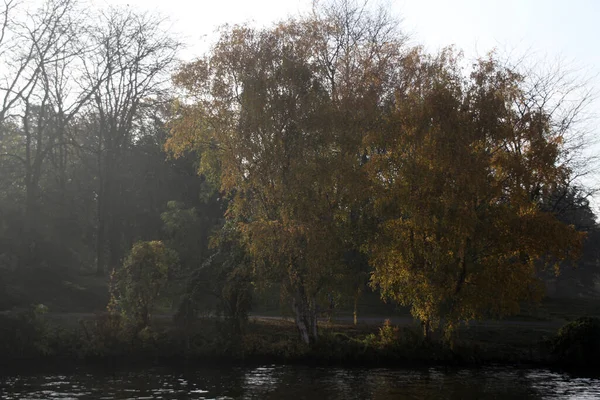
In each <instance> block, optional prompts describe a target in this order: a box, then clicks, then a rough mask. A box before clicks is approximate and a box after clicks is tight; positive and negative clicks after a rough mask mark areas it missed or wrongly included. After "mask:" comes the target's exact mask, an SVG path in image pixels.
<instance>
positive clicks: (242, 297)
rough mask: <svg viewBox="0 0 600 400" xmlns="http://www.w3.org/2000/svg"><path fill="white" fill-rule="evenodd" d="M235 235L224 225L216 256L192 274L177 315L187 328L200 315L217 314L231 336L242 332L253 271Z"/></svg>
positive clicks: (250, 298) (250, 296) (218, 240)
mask: <svg viewBox="0 0 600 400" xmlns="http://www.w3.org/2000/svg"><path fill="white" fill-rule="evenodd" d="M229 228H230V227H229ZM233 234H235V233H234V231H232V230H231V229H228V226H225V227H224V228H223V229H222V230H221V231H220V232H219V235H218V236H216V237H215V238H214V246H215V248H214V253H213V255H211V256H210V257H208V258H207V259H206V261H204V263H202V265H201V266H200V267H199V268H196V269H195V270H193V271H192V273H191V275H190V277H189V279H188V285H187V288H186V292H185V295H184V297H183V300H182V302H181V304H180V307H179V310H178V312H177V315H176V319H177V320H178V321H179V322H180V323H181V324H183V325H188V324H189V323H190V321H191V320H193V319H194V318H197V317H198V316H199V315H201V314H211V313H216V314H217V315H219V316H222V317H223V318H224V325H225V327H224V328H223V329H225V331H227V334H228V335H229V334H231V335H239V334H240V333H242V330H243V327H244V324H245V322H246V320H247V318H248V312H249V311H250V309H251V307H252V298H253V297H252V292H253V285H252V270H251V265H250V262H249V259H248V255H247V253H246V251H245V250H244V249H243V248H242V247H241V246H240V244H239V242H238V241H236V240H235V239H234V238H233V237H232V236H231V235H233ZM211 305H212V306H211Z"/></svg>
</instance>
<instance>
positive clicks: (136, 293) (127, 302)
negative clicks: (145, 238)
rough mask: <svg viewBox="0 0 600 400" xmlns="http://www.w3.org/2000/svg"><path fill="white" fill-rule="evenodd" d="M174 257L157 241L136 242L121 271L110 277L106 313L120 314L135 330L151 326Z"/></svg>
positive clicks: (173, 265) (173, 254)
mask: <svg viewBox="0 0 600 400" xmlns="http://www.w3.org/2000/svg"><path fill="white" fill-rule="evenodd" d="M176 264H177V254H176V253H175V252H174V251H173V250H170V249H168V248H167V247H166V246H165V245H164V244H163V243H162V242H160V241H152V242H137V243H136V244H134V245H133V247H132V249H131V251H130V252H129V255H128V256H127V258H126V259H125V262H124V263H123V267H122V268H121V269H120V270H119V271H118V272H116V273H113V275H112V276H111V279H113V280H114V282H111V284H112V286H111V291H112V293H111V300H110V304H109V311H111V312H119V313H121V314H122V315H124V316H125V317H127V319H129V320H131V321H132V322H134V325H135V326H136V327H137V329H138V330H142V329H144V328H145V327H147V326H149V324H150V316H151V314H152V312H153V310H154V307H155V305H156V302H157V300H158V298H159V296H160V294H161V292H162V290H163V289H164V288H165V287H166V285H167V282H168V278H169V272H170V271H171V270H172V269H173V268H174V267H175V265H176Z"/></svg>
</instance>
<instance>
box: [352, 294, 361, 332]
mask: <svg viewBox="0 0 600 400" xmlns="http://www.w3.org/2000/svg"><path fill="white" fill-rule="evenodd" d="M359 296H360V292H359V291H358V290H357V291H356V293H354V312H353V314H352V315H353V317H354V321H353V322H354V326H356V325H358V297H359Z"/></svg>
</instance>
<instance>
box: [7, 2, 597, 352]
mask: <svg viewBox="0 0 600 400" xmlns="http://www.w3.org/2000/svg"><path fill="white" fill-rule="evenodd" d="M0 6H1V7H2V9H1V10H0V311H3V312H5V313H13V312H20V311H19V310H30V311H31V310H33V311H32V312H33V314H29V315H34V314H35V315H37V313H41V312H47V313H49V314H52V313H74V312H77V313H82V314H85V313H89V314H94V313H95V315H96V317H95V318H97V319H98V321H104V322H102V323H104V324H105V325H102V326H104V327H105V328H106V327H107V326H113V325H110V324H111V323H115V324H116V325H114V326H113V328H114V329H116V330H118V329H123V330H126V331H127V332H128V334H132V335H138V336H139V335H142V336H143V335H147V334H148V331H149V330H151V329H157V328H152V326H153V316H154V315H155V314H161V315H163V316H164V315H168V316H170V317H172V319H173V321H174V322H173V323H174V324H176V325H177V326H183V327H185V329H192V328H190V327H191V326H196V325H194V324H195V323H197V321H200V320H202V318H205V317H206V316H209V315H210V316H214V318H216V319H218V321H222V322H223V321H224V322H223V324H225V325H227V332H228V335H229V334H231V335H232V337H237V336H239V335H243V334H244V333H245V332H246V331H247V330H248V329H249V328H248V319H249V315H250V314H249V313H251V312H252V311H253V310H254V312H255V313H257V315H261V312H262V311H261V310H262V308H261V307H263V306H264V304H276V305H277V306H276V307H279V308H278V311H279V312H280V313H282V314H284V315H288V316H290V317H292V318H293V321H294V330H295V332H296V333H295V335H296V340H297V341H298V342H299V343H304V344H306V345H311V346H316V345H317V344H318V342H320V341H321V340H322V336H323V335H322V332H320V326H321V321H322V319H323V310H327V309H329V310H330V311H331V310H332V309H333V308H334V305H337V306H339V307H342V308H345V309H347V310H349V312H350V313H351V314H353V316H352V318H353V320H354V321H353V322H354V325H356V324H357V319H358V318H359V315H357V313H358V311H357V310H358V305H359V304H360V302H361V301H362V300H361V299H363V298H364V297H365V296H370V297H369V298H370V299H376V301H377V302H379V304H381V307H387V306H386V305H385V304H391V305H392V306H394V307H404V308H405V309H407V310H408V311H409V312H410V315H412V317H413V318H414V319H415V320H416V321H418V324H419V330H420V331H419V332H420V334H422V336H423V337H424V338H425V339H429V338H430V337H432V336H433V335H435V334H438V335H441V336H443V337H444V338H446V339H448V338H452V337H453V335H454V334H455V333H456V332H457V331H458V330H459V327H460V326H461V324H463V323H465V322H468V321H474V320H489V319H498V318H503V317H506V316H510V315H515V314H519V313H520V312H521V311H522V309H523V307H524V305H529V304H538V303H539V302H540V301H542V300H543V299H544V297H545V296H546V295H548V294H550V295H552V296H554V297H557V298H563V297H570V298H582V297H583V298H590V299H592V298H597V297H598V293H599V292H598V283H599V282H600V281H599V280H598V279H599V276H598V272H599V270H598V257H599V252H598V250H599V244H600V236H599V234H598V226H597V223H596V216H595V214H594V210H593V209H592V207H591V206H590V199H592V198H593V196H594V195H595V194H596V192H597V188H595V187H591V186H590V185H589V184H584V182H589V181H586V180H585V179H584V178H586V177H588V176H590V175H592V174H593V173H594V172H595V168H596V166H597V164H596V159H597V156H596V155H595V154H592V153H591V152H590V150H593V147H591V146H592V140H591V138H593V134H594V133H595V132H594V129H597V126H595V127H594V128H593V129H592V130H590V129H586V128H585V126H584V125H585V124H583V122H585V121H586V118H587V115H586V110H587V109H586V107H587V106H588V105H589V104H590V102H591V101H592V89H591V88H589V87H587V86H586V85H585V82H583V81H582V80H579V79H578V78H577V76H575V75H573V73H572V72H569V71H566V70H562V69H560V68H558V67H555V66H554V65H543V66H540V65H534V66H528V65H529V64H528V63H526V62H523V60H511V59H510V58H507V57H503V56H501V55H500V54H499V53H494V52H493V53H490V54H487V55H485V56H483V57H481V58H479V59H477V60H467V59H465V57H464V56H463V55H462V53H461V51H460V50H459V49H456V48H454V47H448V48H445V49H442V50H440V51H439V52H435V53H431V52H427V51H426V50H425V49H424V48H423V47H420V46H415V45H414V44H411V41H410V40H409V38H408V37H407V36H406V35H405V34H404V32H403V31H402V30H401V26H400V24H399V23H398V21H397V20H396V19H395V18H394V17H393V16H392V15H391V14H390V13H389V11H388V10H386V9H385V8H377V7H373V6H371V5H367V4H363V3H359V2H352V1H349V0H347V1H343V0H340V1H329V2H318V3H315V6H314V8H313V10H312V12H311V13H308V14H307V15H299V16H296V17H290V18H289V19H287V20H283V21H280V22H279V23H276V24H273V25H271V26H268V27H255V26H252V25H250V24H247V25H235V26H224V27H222V28H221V29H220V30H219V32H218V34H217V37H216V39H215V40H214V42H213V43H212V45H211V47H210V50H209V51H207V53H206V54H203V55H198V58H196V59H195V60H193V61H186V62H183V61H181V59H180V53H181V50H182V49H183V46H184V43H182V41H181V40H180V39H179V38H178V37H177V35H175V34H174V33H172V31H171V30H170V29H169V26H170V25H169V22H168V21H167V20H165V19H163V18H162V17H161V16H160V15H155V14H153V13H149V12H141V11H136V10H135V9H132V8H129V7H104V8H103V7H89V6H86V4H84V3H83V2H79V1H77V0H44V1H43V2H27V1H25V0H23V1H20V0H4V1H3V3H2V4H0ZM590 154H591V155H590ZM25 312H29V311H25ZM6 315H8V314H6ZM170 317H169V318H170ZM3 318H8V317H6V316H5V317H3ZM31 318H32V319H34V318H35V317H31ZM98 321H96V323H95V325H94V326H95V327H96V328H98V327H99V326H100V325H101V324H100V322H98ZM107 321H108V322H107ZM111 321H112V322H111ZM115 321H117V322H115ZM194 321H196V322H194ZM5 326H8V325H5ZM10 326H13V325H10ZM83 326H84V331H83V333H81V335H83V336H84V337H87V338H88V339H89V337H90V333H89V331H88V330H87V329H88V328H85V326H86V325H85V324H83ZM115 326H117V327H116V328H115ZM386 326H387V328H386V327H383V328H381V329H382V330H380V331H379V332H380V333H381V335H383V336H384V334H385V332H386V331H385V329H391V328H390V326H389V324H388V325H386ZM0 329H1V328H0ZM7 329H9V328H7ZM10 329H12V328H10ZM19 329H21V328H19ZM23 329H25V328H23ZM107 329H108V328H107ZM132 332H133V333H132ZM186 332H187V331H186ZM4 334H7V335H8V334H12V333H10V332H8V333H7V332H4ZM383 336H382V337H383ZM187 340H188V342H186V343H187V344H186V346H188V347H187V348H188V350H189V346H190V344H189V336H188V339H187ZM48 346H49V345H48ZM107 346H108V345H107Z"/></svg>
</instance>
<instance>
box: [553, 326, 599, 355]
mask: <svg viewBox="0 0 600 400" xmlns="http://www.w3.org/2000/svg"><path fill="white" fill-rule="evenodd" d="M551 350H552V355H553V356H554V357H555V358H556V361H558V362H560V363H562V364H566V365H571V366H586V367H591V366H596V367H598V366H600V319H598V318H592V317H582V318H579V319H577V320H575V321H572V322H569V323H568V324H566V325H565V326H563V327H562V328H560V330H559V331H558V335H557V336H556V338H554V340H553V343H552V346H551Z"/></svg>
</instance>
